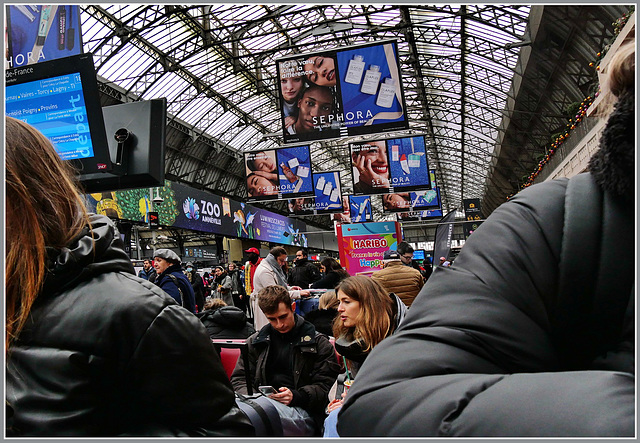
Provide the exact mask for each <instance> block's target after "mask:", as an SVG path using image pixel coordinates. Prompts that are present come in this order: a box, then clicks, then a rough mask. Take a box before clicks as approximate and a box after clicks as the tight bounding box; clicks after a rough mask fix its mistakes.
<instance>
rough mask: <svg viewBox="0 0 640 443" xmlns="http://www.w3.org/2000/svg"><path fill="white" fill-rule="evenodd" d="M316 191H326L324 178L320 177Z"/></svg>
mask: <svg viewBox="0 0 640 443" xmlns="http://www.w3.org/2000/svg"><path fill="white" fill-rule="evenodd" d="M316 189H317V190H318V191H322V190H323V189H324V177H320V178H319V179H318V183H317V184H316Z"/></svg>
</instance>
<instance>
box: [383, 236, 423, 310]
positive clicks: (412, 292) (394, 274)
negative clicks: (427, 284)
mask: <svg viewBox="0 0 640 443" xmlns="http://www.w3.org/2000/svg"><path fill="white" fill-rule="evenodd" d="M382 261H383V263H384V264H383V266H384V268H383V269H382V270H380V271H376V272H374V273H373V274H371V278H372V279H373V280H374V281H376V282H378V283H380V285H381V286H382V287H383V288H384V289H385V290H386V291H387V292H394V293H395V294H396V295H397V296H398V297H400V300H402V302H403V303H404V304H405V305H407V307H410V306H411V303H413V300H414V299H415V298H416V296H417V295H418V292H420V289H422V286H424V279H423V278H422V274H420V271H417V270H415V269H414V268H412V267H409V266H405V265H404V264H403V263H402V260H400V254H398V251H395V250H391V249H390V250H388V251H384V254H383V256H382Z"/></svg>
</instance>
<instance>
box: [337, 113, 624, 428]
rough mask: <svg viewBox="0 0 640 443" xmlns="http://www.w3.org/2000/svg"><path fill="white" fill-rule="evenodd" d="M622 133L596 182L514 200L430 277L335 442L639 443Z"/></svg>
mask: <svg viewBox="0 0 640 443" xmlns="http://www.w3.org/2000/svg"><path fill="white" fill-rule="evenodd" d="M619 109H620V108H619ZM632 109H633V108H631V110H632ZM610 122H611V120H610ZM634 123H635V120H632V121H630V124H627V125H625V126H624V128H633V125H634ZM611 127H612V126H611V125H608V128H609V132H610V130H611ZM623 131H626V132H625V133H624V134H617V135H618V137H612V134H610V133H608V131H607V130H605V135H604V137H603V140H605V144H604V145H603V146H601V152H600V153H599V154H598V155H597V156H596V157H595V160H594V161H592V162H591V168H592V169H591V171H592V173H591V174H581V175H579V176H577V177H574V178H572V179H571V180H567V179H562V180H555V181H550V182H545V183H542V184H540V185H536V186H532V187H531V188H528V189H526V190H524V191H522V192H520V193H519V194H518V195H517V196H516V197H515V198H513V199H512V200H511V201H510V202H508V203H506V204H504V205H502V206H501V207H499V208H498V209H497V210H496V211H494V213H493V214H492V215H491V216H490V217H489V218H488V219H487V221H485V222H484V224H483V225H482V226H481V227H480V228H479V229H478V230H477V231H475V232H474V233H473V235H472V236H471V237H470V238H469V240H468V242H467V243H466V244H465V246H464V248H463V249H462V251H461V253H460V255H458V257H457V259H456V262H455V265H454V266H453V267H451V268H443V267H436V269H435V270H434V272H433V275H432V276H431V278H430V279H429V281H428V282H427V284H426V285H425V286H424V288H423V289H422V291H421V292H420V294H419V295H418V297H417V298H416V300H415V301H414V303H413V305H412V306H411V309H410V310H409V312H408V314H407V317H406V319H405V321H404V323H403V324H402V325H401V326H400V328H399V330H398V332H396V334H394V335H393V336H391V337H389V338H388V339H386V340H384V341H383V342H382V343H380V344H379V345H378V346H377V347H376V348H374V349H373V351H372V352H371V354H370V355H369V357H368V358H367V360H366V361H365V362H364V365H363V366H362V368H361V370H360V372H359V374H358V377H357V379H356V380H355V382H354V384H353V387H352V388H351V390H350V391H349V395H348V396H347V398H346V401H345V404H344V406H343V408H342V411H341V412H340V414H339V416H338V432H339V433H340V435H341V436H343V437H347V436H438V437H441V436H475V437H483V436H504V437H518V436H539V437H563V436H569V437H571V436H573V437H587V436H594V437H595V436H619V437H623V436H633V435H634V432H635V376H634V373H635V356H634V340H635V333H634V320H635V303H634V292H635V286H634V285H635V283H634V270H635V260H634V245H635V241H634V216H635V211H634V207H633V202H634V201H635V198H634V189H633V188H632V187H630V186H628V185H627V184H628V183H631V184H633V180H629V179H628V178H625V177H615V176H613V177H612V176H611V175H612V174H613V175H616V174H621V175H628V173H629V172H628V171H627V172H624V171H620V170H618V171H612V170H611V169H610V168H613V165H615V164H620V165H623V166H624V168H627V169H629V164H630V163H629V161H628V160H626V161H625V160H624V159H621V158H620V157H619V156H617V155H618V153H617V148H619V147H620V145H619V144H617V145H616V146H615V148H616V149H611V148H612V146H611V145H609V146H607V140H617V143H627V145H630V144H632V143H634V141H633V140H634V131H633V129H629V130H626V129H623ZM620 138H622V139H623V140H622V141H620ZM627 147H628V148H629V149H632V150H633V149H634V146H627ZM623 151H624V150H623ZM627 154H628V152H625V153H623V155H624V156H627V159H628V155H627ZM616 156H617V157H616ZM616 159H617V160H620V161H618V162H616ZM631 159H633V157H631ZM605 165H606V167H607V168H609V171H608V172H607V174H608V175H609V177H608V178H609V180H607V179H606V177H603V176H602V174H603V169H602V168H603V167H604V166H605ZM630 169H631V174H633V168H630ZM596 183H614V184H616V187H615V188H613V187H612V188H609V189H607V190H606V191H603V190H602V188H599V187H598V186H597V185H596ZM578 184H580V187H579V188H575V186H578ZM618 185H620V186H618ZM574 189H582V192H577V193H576V192H573V190H574ZM567 196H570V197H569V198H567ZM576 211H577V213H578V214H579V217H578V219H581V220H582V221H583V222H584V223H582V222H577V220H576V219H575V218H573V217H569V218H568V214H575V213H576ZM566 223H568V225H569V226H568V227H567V228H566V230H565V224H566ZM585 227H587V228H586V229H585ZM585 245H589V246H588V247H584V246H585ZM581 248H584V249H585V251H584V253H582V254H577V253H575V251H577V250H580V249H581ZM571 251H574V252H571Z"/></svg>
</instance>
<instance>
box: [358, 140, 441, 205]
mask: <svg viewBox="0 0 640 443" xmlns="http://www.w3.org/2000/svg"><path fill="white" fill-rule="evenodd" d="M349 150H350V153H351V166H352V177H353V193H354V194H356V195H365V194H366V195H369V194H386V193H394V192H406V191H417V190H425V189H431V178H430V176H429V173H428V170H429V169H428V168H429V164H428V162H427V153H426V146H425V140H424V136H422V135H420V136H414V137H402V138H390V139H386V140H373V141H366V142H358V143H349Z"/></svg>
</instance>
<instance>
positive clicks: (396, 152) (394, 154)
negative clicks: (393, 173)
mask: <svg viewBox="0 0 640 443" xmlns="http://www.w3.org/2000/svg"><path fill="white" fill-rule="evenodd" d="M398 160H400V146H398V145H391V161H394V162H397V161H398Z"/></svg>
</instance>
